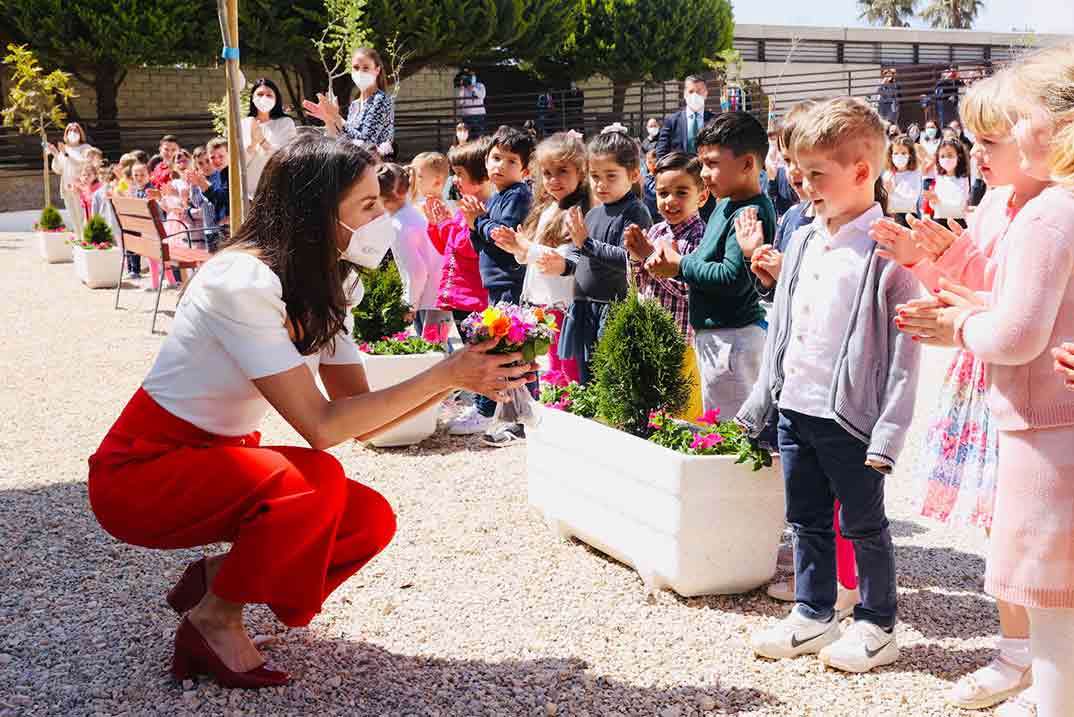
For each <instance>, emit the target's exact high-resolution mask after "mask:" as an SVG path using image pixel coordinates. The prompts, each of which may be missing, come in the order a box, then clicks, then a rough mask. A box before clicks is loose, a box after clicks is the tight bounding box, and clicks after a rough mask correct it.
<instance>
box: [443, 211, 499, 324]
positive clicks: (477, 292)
mask: <svg viewBox="0 0 1074 717" xmlns="http://www.w3.org/2000/svg"><path fill="white" fill-rule="evenodd" d="M429 240H430V241H431V242H432V243H433V246H435V247H436V249H437V251H439V252H440V253H441V254H443V255H444V270H443V273H442V274H441V275H440V291H439V293H438V294H437V304H436V308H438V309H446V310H449V311H451V310H454V311H482V310H484V309H485V308H486V307H487V306H488V303H489V293H488V291H486V290H485V286H484V284H482V283H481V272H480V271H479V270H478V265H477V264H478V260H477V252H476V251H474V245H473V243H472V242H471V241H470V225H469V224H468V223H467V221H466V217H464V216H463V214H462V211H458V212H456V213H455V216H454V217H452V218H451V219H448V220H447V221H444V222H442V223H440V224H439V225H436V224H430V225H429Z"/></svg>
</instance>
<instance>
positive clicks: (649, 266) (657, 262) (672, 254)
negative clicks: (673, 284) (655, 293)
mask: <svg viewBox="0 0 1074 717" xmlns="http://www.w3.org/2000/svg"><path fill="white" fill-rule="evenodd" d="M681 263H682V255H681V254H679V252H677V251H676V250H675V247H673V246H672V245H671V242H662V243H661V244H660V245H659V246H658V247H656V249H655V250H654V251H653V253H652V254H651V255H650V256H649V258H648V259H647V260H646V262H645V270H646V271H647V272H649V273H650V274H652V275H653V276H659V277H660V278H662V279H673V278H675V277H676V276H678V275H679V265H680V264H681Z"/></svg>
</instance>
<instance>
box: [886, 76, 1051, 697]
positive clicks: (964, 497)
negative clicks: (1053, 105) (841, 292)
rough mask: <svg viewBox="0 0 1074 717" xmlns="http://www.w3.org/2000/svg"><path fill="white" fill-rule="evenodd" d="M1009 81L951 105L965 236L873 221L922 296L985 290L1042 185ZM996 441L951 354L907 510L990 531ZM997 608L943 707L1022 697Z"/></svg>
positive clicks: (1025, 669)
mask: <svg viewBox="0 0 1074 717" xmlns="http://www.w3.org/2000/svg"><path fill="white" fill-rule="evenodd" d="M1009 74H1010V73H1000V74H999V75H996V76H994V77H991V78H989V79H987V80H983V81H981V82H978V83H976V84H975V85H973V87H971V88H970V90H969V92H967V94H966V96H965V98H964V99H963V101H962V106H961V108H960V113H959V114H960V117H961V118H962V120H963V122H964V123H965V124H966V126H967V127H969V128H970V129H971V131H972V132H973V133H974V135H975V137H976V142H975V143H974V146H973V152H972V154H973V156H974V158H975V159H976V160H977V162H978V166H979V167H980V168H981V173H982V176H983V177H984V179H985V181H986V182H987V183H988V186H989V191H988V193H987V194H986V195H985V197H984V199H983V200H982V202H981V204H980V206H978V207H977V210H976V211H975V212H974V213H973V214H972V215H971V217H970V225H969V229H968V231H965V232H963V231H961V227H958V226H957V225H953V226H951V227H950V229H948V228H945V227H943V226H941V225H940V224H937V223H936V222H933V221H932V220H924V221H919V220H916V219H914V218H913V217H910V218H909V221H910V222H911V225H912V226H913V227H914V229H913V230H912V231H911V230H910V229H907V228H906V227H903V226H901V225H899V224H896V223H895V222H893V221H891V220H881V221H880V222H878V223H877V225H876V226H875V227H874V229H873V232H872V234H873V237H874V238H875V239H876V241H877V242H878V243H879V244H880V245H881V246H882V247H884V253H886V254H888V255H889V256H892V257H893V258H894V259H895V260H897V261H899V262H900V263H902V264H903V265H905V266H907V267H908V268H910V270H911V271H913V272H914V274H915V275H916V276H917V277H918V278H919V279H920V280H921V282H922V283H923V284H924V285H925V286H926V287H927V288H928V289H929V290H930V291H935V290H936V289H937V288H938V287H939V281H940V279H941V278H946V279H948V280H950V281H953V282H955V283H957V284H961V285H963V286H966V287H968V288H970V289H973V290H975V291H986V292H987V291H991V289H992V284H993V280H994V278H995V274H996V270H997V268H998V267H999V265H1000V261H1001V260H1002V257H1003V254H1004V250H1005V247H1006V240H1007V236H1008V231H1007V230H1008V228H1009V227H1010V225H1011V222H1012V220H1013V219H1014V217H1015V215H1016V214H1017V212H1018V211H1019V210H1020V209H1021V208H1022V207H1023V206H1025V204H1026V202H1028V201H1029V200H1030V199H1032V198H1034V197H1036V196H1037V195H1038V194H1040V192H1041V191H1042V190H1043V189H1044V188H1045V186H1047V183H1046V182H1042V181H1040V180H1037V179H1034V178H1033V177H1030V176H1029V175H1027V174H1025V173H1024V172H1022V171H1021V170H1020V168H1019V153H1018V147H1017V145H1016V143H1015V141H1014V136H1013V135H1012V134H1011V130H1012V124H1011V121H1010V119H1009V117H1010V115H1011V114H1012V113H1013V108H1006V107H1004V106H1002V104H1001V99H1002V98H1001V96H1000V95H1001V89H1002V84H1003V83H1004V82H1007V81H1009V80H1010V77H1009ZM952 224H953V223H952ZM997 442H998V438H997V435H996V426H995V422H994V421H992V420H991V415H990V411H989V409H988V382H987V378H986V372H985V363H984V361H982V360H981V359H979V358H977V357H975V356H974V355H973V354H972V353H970V352H969V351H958V352H956V353H955V356H954V359H953V361H952V362H951V366H950V368H948V370H947V375H946V377H945V379H944V383H943V386H942V387H941V389H940V395H939V400H938V401H937V405H936V408H935V409H934V411H933V414H932V419H931V420H930V422H929V430H928V433H927V435H926V437H925V442H924V445H923V446H922V449H923V450H922V455H921V460H920V461H919V462H918V466H919V475H918V482H919V484H920V490H919V493H918V495H917V500H916V503H917V507H918V509H919V510H920V511H921V514H922V515H924V516H926V517H930V518H934V519H936V520H939V521H941V522H943V523H953V524H956V525H958V524H961V525H974V526H980V527H982V528H984V529H985V530H986V531H990V529H991V526H992V515H993V507H994V505H995V486H996V477H997V474H996V464H997V460H998V459H997ZM998 608H999V623H1000V634H1001V637H1000V639H999V641H998V644H997V647H998V648H999V654H998V655H997V656H996V657H995V658H994V659H993V660H992V661H991V662H989V663H988V664H987V665H985V666H984V667H982V668H980V669H978V670H976V671H975V672H973V673H972V674H969V675H965V676H964V677H963V678H962V679H960V680H959V681H958V683H957V684H956V685H955V686H954V688H953V689H952V690H951V692H950V693H949V694H948V697H947V699H948V702H950V703H951V704H954V705H956V706H958V707H962V708H964V709H984V708H987V707H991V706H992V705H995V704H998V703H1000V702H1003V701H1004V700H1006V699H1007V698H1009V697H1012V696H1014V695H1016V694H1018V693H1020V692H1022V691H1024V690H1025V689H1026V688H1027V687H1029V685H1030V683H1031V682H1032V674H1031V670H1030V663H1031V657H1030V645H1029V616H1028V614H1027V613H1026V611H1025V608H1023V607H1021V606H1019V605H1012V604H1010V603H1007V602H1005V601H1003V600H1000V601H998Z"/></svg>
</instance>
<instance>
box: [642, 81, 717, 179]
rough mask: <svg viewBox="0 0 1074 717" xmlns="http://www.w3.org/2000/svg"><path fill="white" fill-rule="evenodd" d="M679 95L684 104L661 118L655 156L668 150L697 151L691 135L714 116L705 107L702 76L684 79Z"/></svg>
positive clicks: (705, 94)
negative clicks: (661, 126) (679, 108)
mask: <svg viewBox="0 0 1074 717" xmlns="http://www.w3.org/2000/svg"><path fill="white" fill-rule="evenodd" d="M682 96H683V99H684V100H685V101H686V107H685V108H683V109H682V110H680V111H678V112H675V113H674V114H670V115H668V116H667V117H666V118H664V126H663V128H661V130H660V139H659V140H657V143H656V157H657V159H660V158H661V157H663V156H664V155H665V154H670V153H671V152H686V153H687V154H697V146H696V145H695V144H694V138H695V137H697V133H698V132H699V131H701V128H702V127H704V126H705V123H707V122H708V121H709V120H711V119H712V118H713V117H715V116H716V115H714V114H713V113H711V112H709V111H707V110H706V109H705V98H707V97H708V96H709V89H708V86H707V85H706V84H705V80H704V79H703V78H701V77H698V76H697V75H690V76H689V77H687V78H686V79H685V80H683V93H682Z"/></svg>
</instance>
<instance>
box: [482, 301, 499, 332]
mask: <svg viewBox="0 0 1074 717" xmlns="http://www.w3.org/2000/svg"><path fill="white" fill-rule="evenodd" d="M502 316H503V315H502V314H501V313H500V312H499V310H498V309H496V308H495V307H492V306H490V307H488V308H487V309H485V310H484V312H482V314H481V323H483V324H484V325H485V326H488V327H489V328H491V327H492V326H493V324H495V323H496V322H497V321H498V320H499V319H500V318H501V317H502Z"/></svg>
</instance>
